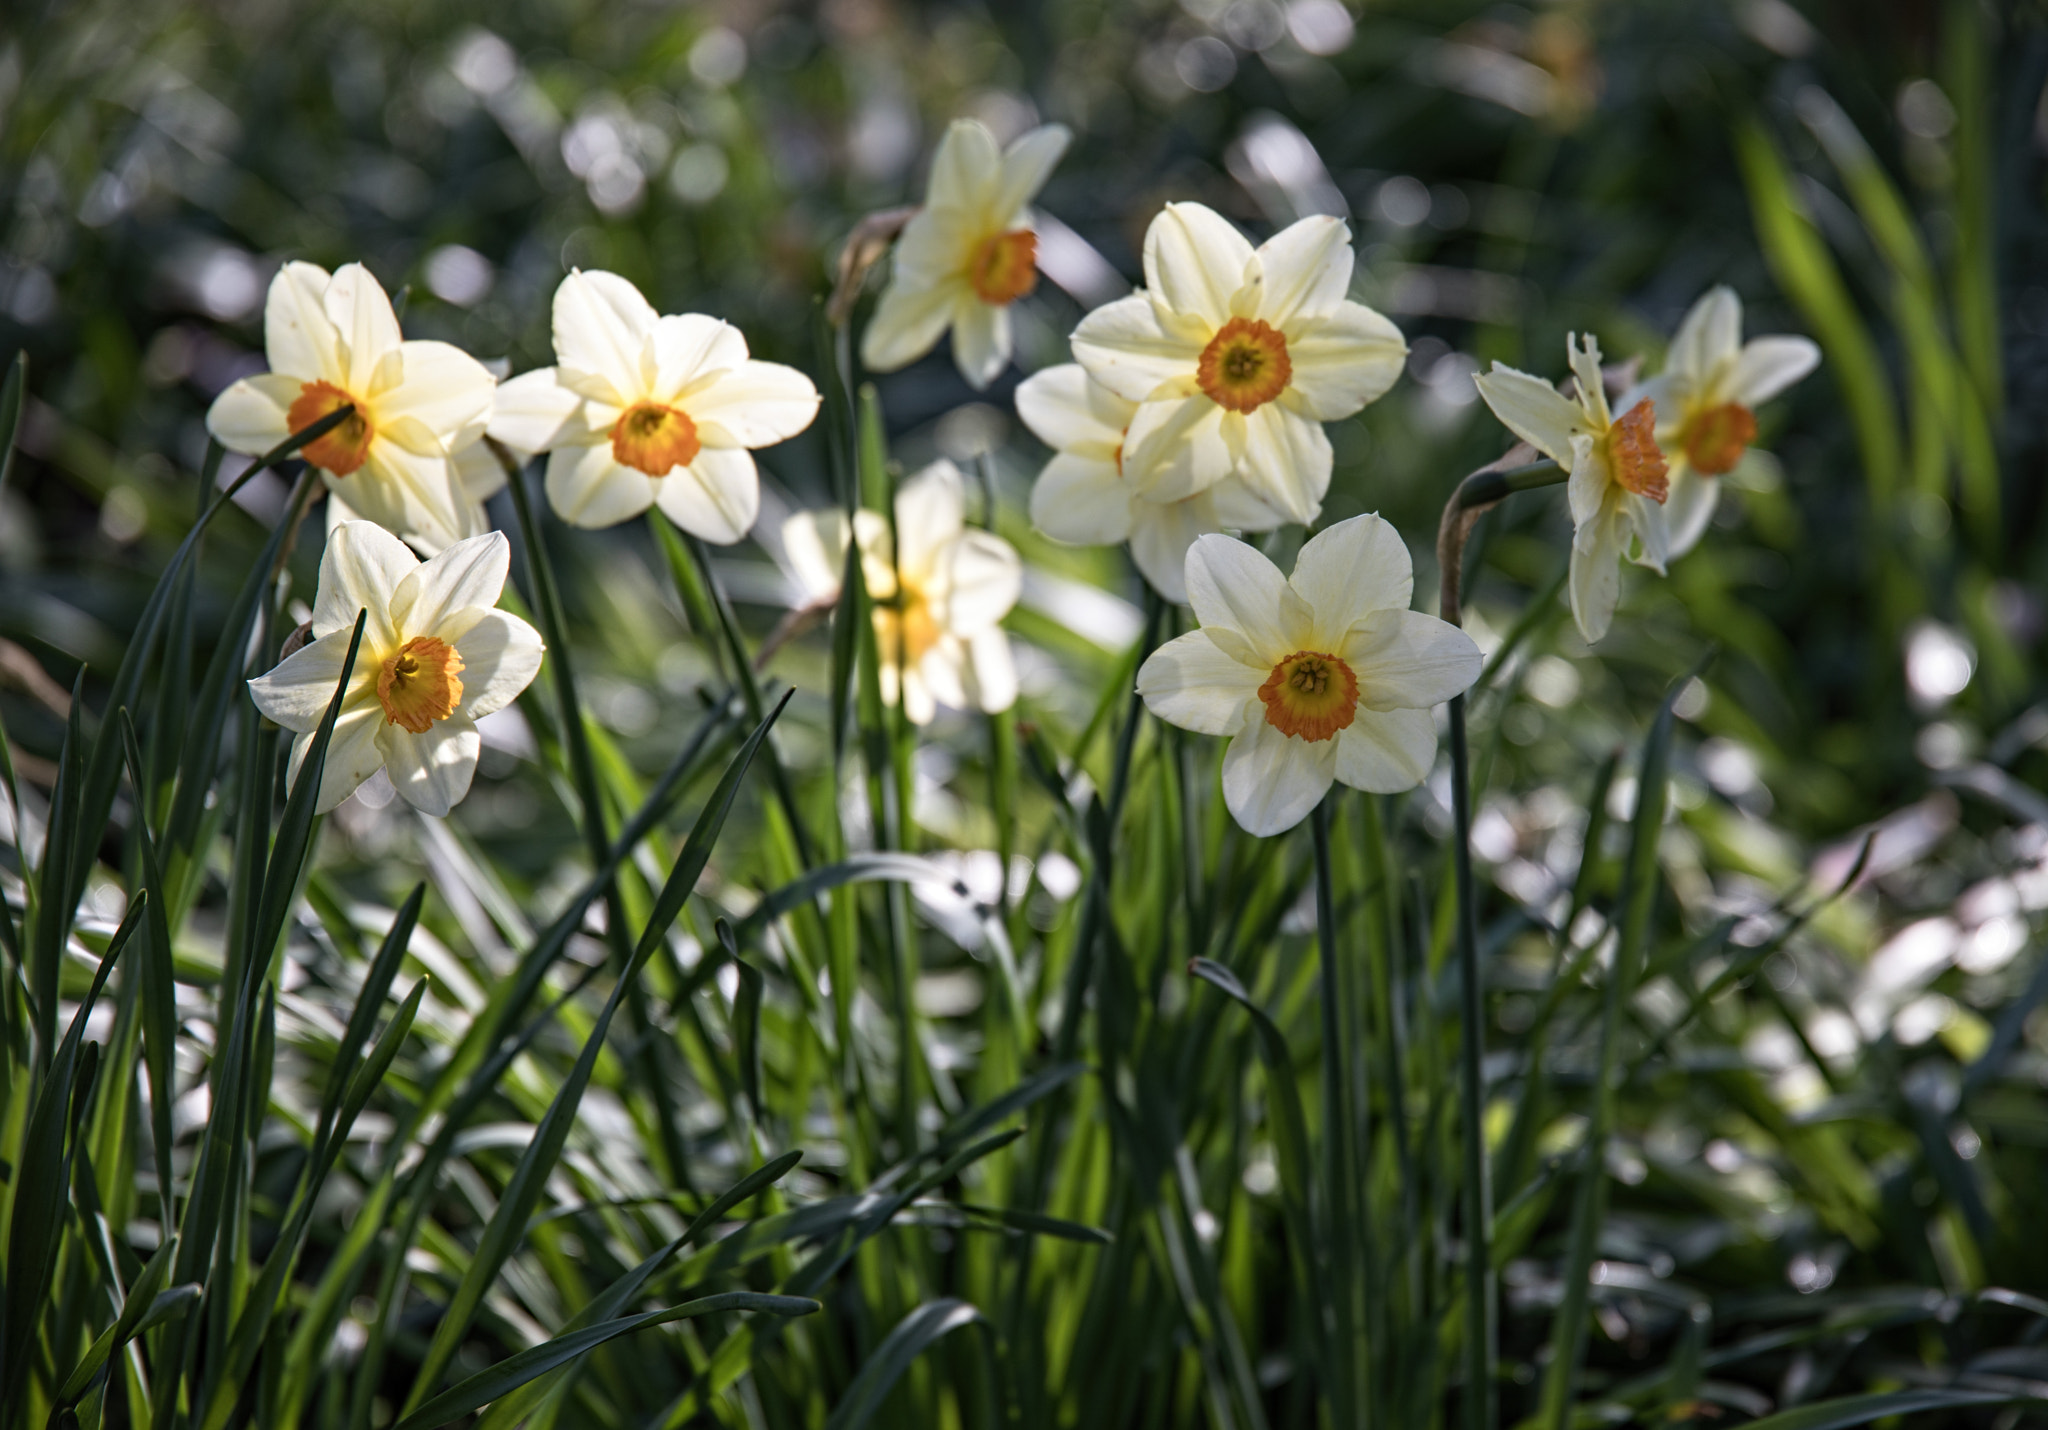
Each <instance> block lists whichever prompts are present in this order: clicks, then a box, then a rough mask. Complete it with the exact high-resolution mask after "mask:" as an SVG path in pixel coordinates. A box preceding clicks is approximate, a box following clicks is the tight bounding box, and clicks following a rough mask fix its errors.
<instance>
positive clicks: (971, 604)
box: [925, 531, 1024, 636]
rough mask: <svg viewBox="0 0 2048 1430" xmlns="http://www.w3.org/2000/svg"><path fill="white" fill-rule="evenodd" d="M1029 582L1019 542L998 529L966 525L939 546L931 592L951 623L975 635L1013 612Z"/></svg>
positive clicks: (928, 593)
mask: <svg viewBox="0 0 2048 1430" xmlns="http://www.w3.org/2000/svg"><path fill="white" fill-rule="evenodd" d="M1023 588H1024V563H1023V561H1022V560H1021V559H1020V558H1019V557H1018V555H1017V548H1016V547H1014V546H1012V545H1010V543H1009V542H1007V541H1005V540H1003V539H1002V538H1001V537H1000V536H997V535H996V534H995V533H993V532H988V531H963V532H961V533H960V535H959V536H958V537H957V538H955V539H954V540H952V541H950V542H948V543H947V544H946V545H945V546H944V547H943V548H941V550H940V551H939V553H938V556H937V559H936V560H934V561H933V563H932V573H931V578H930V581H929V584H928V585H927V587H926V593H925V594H926V596H927V598H928V599H930V600H931V601H933V602H934V604H935V605H937V606H938V608H939V613H940V619H941V620H943V621H944V623H945V626H946V629H948V630H949V631H951V632H953V634H955V635H958V636H971V635H973V634H975V633H976V632H978V631H983V630H986V629H988V628H989V627H990V626H993V625H995V624H996V623H997V622H998V621H1000V620H1002V618H1003V617H1004V616H1007V615H1008V614H1010V608H1011V607H1013V606H1015V605H1016V604H1017V597H1018V596H1019V595H1020V594H1021V593H1022V591H1023Z"/></svg>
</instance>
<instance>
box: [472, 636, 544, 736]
mask: <svg viewBox="0 0 2048 1430" xmlns="http://www.w3.org/2000/svg"><path fill="white" fill-rule="evenodd" d="M455 649H456V651H457V652H458V653H460V655H461V656H462V707H461V712H462V714H463V715H465V716H467V717H468V718H469V719H471V720H481V719H483V718H484V716H486V715H489V714H491V713H493V712H494V711H498V710H502V709H504V708H505V707H506V706H507V705H510V704H511V703H512V702H513V701H514V700H516V699H518V698H519V692H520V691H522V690H524V689H526V687H527V686H529V685H531V684H532V683H533V677H534V676H535V675H537V674H538V673H539V672H540V660H541V655H542V654H543V651H544V647H543V646H542V645H541V639H540V632H539V631H537V630H535V629H534V628H533V627H532V626H530V625H528V624H527V623H526V622H524V621H522V620H520V619H519V617H517V616H515V615H513V614H511V613H510V612H509V611H496V610H493V611H485V612H484V613H483V616H482V618H481V619H479V620H477V621H476V622H474V623H473V624H472V625H471V626H470V627H469V629H468V630H466V631H464V632H463V633H462V637H461V639H460V640H458V641H456V642H455Z"/></svg>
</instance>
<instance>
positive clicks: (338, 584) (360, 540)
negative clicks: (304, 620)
mask: <svg viewBox="0 0 2048 1430" xmlns="http://www.w3.org/2000/svg"><path fill="white" fill-rule="evenodd" d="M419 565H420V559H419V558H418V557H417V556H415V555H413V554H412V552H410V551H408V550H407V549H406V546H405V543H404V542H402V541H400V540H399V539H398V538H397V537H395V536H393V535H392V534H391V533H390V532H388V531H386V530H385V529H384V528H383V527H381V526H379V525H377V523H375V522H373V521H350V522H344V523H342V524H341V525H340V526H337V527H336V528H334V530H333V531H331V532H329V533H328V534H327V550H326V551H324V552H323V553H321V556H320V586H319V590H318V594H316V595H315V596H314V598H313V634H314V635H316V636H325V635H332V634H333V633H334V632H336V631H343V632H346V631H348V630H351V629H353V628H354V626H355V623H356V612H358V611H364V610H367V611H368V612H369V613H370V619H369V620H368V622H366V623H365V624H364V626H363V646H364V648H365V649H366V650H384V649H388V648H389V647H391V646H393V645H395V644H397V640H396V631H395V628H394V627H393V626H392V624H391V598H392V597H393V596H394V595H395V594H396V593H397V591H398V586H399V583H400V582H402V581H403V580H405V578H406V577H408V576H410V575H411V574H412V573H413V572H415V571H417V570H418V569H419Z"/></svg>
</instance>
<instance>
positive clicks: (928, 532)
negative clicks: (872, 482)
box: [861, 458, 967, 580]
mask: <svg viewBox="0 0 2048 1430" xmlns="http://www.w3.org/2000/svg"><path fill="white" fill-rule="evenodd" d="M966 526H967V483H966V479H965V478H964V477H962V476H961V475H960V469H959V468H958V467H956V466H954V465H953V464H952V463H951V462H948V461H946V460H944V459H943V458H942V459H941V460H939V461H936V462H933V463H932V464H931V465H930V466H928V467H925V468H924V469H922V470H921V471H919V472H918V473H917V474H916V475H915V476H913V477H911V478H910V480H909V481H907V482H905V483H904V484H903V485H902V486H901V487H899V488H897V490H896V541H897V542H898V543H899V544H898V546H897V548H896V550H897V557H896V563H897V565H899V566H900V567H902V569H903V573H904V575H905V577H906V578H907V579H912V580H915V579H918V578H919V577H921V576H922V575H923V573H924V572H925V571H927V570H929V569H930V567H931V563H932V561H933V560H934V559H935V558H936V557H937V555H938V553H939V552H940V551H941V550H943V549H944V548H945V547H946V545H947V544H948V543H950V542H951V541H953V540H954V539H955V538H956V537H958V536H959V535H960V533H961V532H962V531H964V530H965V529H966ZM884 529H885V530H886V528H884ZM861 544H862V546H863V548H865V547H866V546H867V544H868V543H867V542H866V541H863V542H862V543H861ZM883 545H884V547H886V545H887V543H886V542H884V543H883ZM879 554H880V556H881V558H882V559H883V561H884V562H886V561H887V559H888V553H887V551H886V550H883V551H881V552H880V553H879Z"/></svg>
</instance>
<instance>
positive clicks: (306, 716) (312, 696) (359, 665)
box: [249, 619, 376, 734]
mask: <svg viewBox="0 0 2048 1430" xmlns="http://www.w3.org/2000/svg"><path fill="white" fill-rule="evenodd" d="M354 638H355V630H354V622H353V619H351V622H350V626H349V628H348V629H345V630H338V631H330V632H329V633H328V634H326V635H324V636H321V637H320V638H319V639H318V640H315V641H310V642H308V643H307V644H305V645H303V646H300V647H299V648H298V649H297V650H295V651H293V652H292V653H291V654H290V655H288V656H286V657H285V658H284V659H283V660H281V661H279V662H278V663H277V664H276V665H275V666H274V667H272V668H271V669H270V670H269V671H268V672H266V673H265V674H263V675H259V676H257V677H256V678H255V679H253V680H251V681H250V682H249V698H250V699H252V700H254V701H255V702H256V708H257V709H258V710H261V711H262V712H263V715H264V718H266V719H268V720H271V721H274V722H275V723H277V724H279V725H282V726H283V727H284V728H285V729H287V730H295V731H298V732H300V733H301V734H303V733H305V732H306V731H309V730H314V729H317V728H319V725H320V721H321V719H322V718H323V717H324V716H325V715H326V714H327V706H328V702H330V701H332V700H333V699H334V687H335V686H336V685H338V684H339V683H340V681H341V667H342V663H343V662H344V661H346V660H347V659H348V647H349V642H350V641H351V640H353V639H354ZM367 654H368V653H367V651H359V652H357V654H356V673H355V678H354V679H352V680H351V682H350V683H351V684H352V685H355V686H361V685H362V684H363V679H362V677H363V674H364V672H365V671H374V670H375V669H376V662H375V661H374V660H370V659H366V656H367ZM360 693H362V692H361V691H360V690H352V691H351V692H350V694H351V695H358V694H360ZM370 693H371V694H372V695H374V693H375V686H374V684H372V685H371V687H370ZM347 704H348V702H347V701H346V700H344V702H343V709H344V711H345V710H346V709H347Z"/></svg>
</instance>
